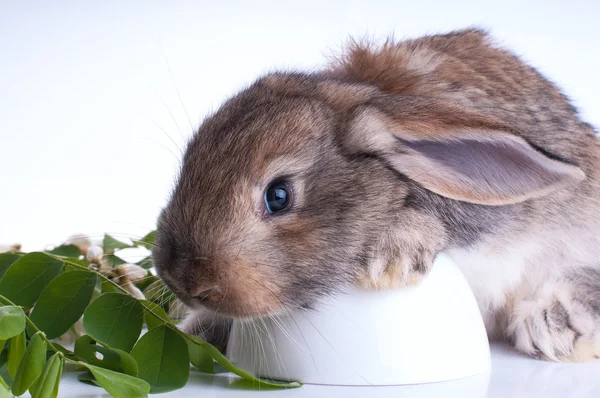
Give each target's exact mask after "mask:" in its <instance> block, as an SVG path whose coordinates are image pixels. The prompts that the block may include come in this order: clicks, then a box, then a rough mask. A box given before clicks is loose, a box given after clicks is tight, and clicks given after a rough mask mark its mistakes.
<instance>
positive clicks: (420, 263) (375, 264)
mask: <svg viewBox="0 0 600 398" xmlns="http://www.w3.org/2000/svg"><path fill="white" fill-rule="evenodd" d="M433 258H434V253H433V252H429V251H426V250H424V249H423V248H419V249H416V250H415V251H412V253H410V254H408V253H402V254H396V255H393V256H390V257H387V258H385V257H384V258H382V257H379V258H376V259H375V260H373V261H372V262H371V263H370V264H369V267H368V269H367V270H366V272H364V274H362V275H361V276H360V277H359V279H358V283H359V285H360V286H363V287H365V288H368V289H377V290H383V289H393V288H397V287H406V286H414V285H417V284H418V283H419V282H420V281H421V279H422V278H423V276H425V275H426V274H427V272H428V271H429V269H430V268H431V263H432V262H433Z"/></svg>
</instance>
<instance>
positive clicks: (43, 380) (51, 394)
mask: <svg viewBox="0 0 600 398" xmlns="http://www.w3.org/2000/svg"><path fill="white" fill-rule="evenodd" d="M64 363H65V361H64V360H63V358H62V357H61V356H60V354H59V353H58V352H57V353H56V354H54V355H52V356H51V357H50V359H49V360H48V362H46V366H45V367H44V370H43V371H42V374H41V376H40V377H39V378H38V380H37V382H36V383H35V384H34V385H33V386H32V388H31V389H30V390H29V392H30V393H31V398H56V397H57V396H58V385H59V383H60V377H61V376H62V370H63V365H64Z"/></svg>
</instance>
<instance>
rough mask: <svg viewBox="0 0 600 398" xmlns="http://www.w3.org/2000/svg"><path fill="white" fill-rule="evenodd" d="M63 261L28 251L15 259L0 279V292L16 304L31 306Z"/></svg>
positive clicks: (60, 268) (58, 272)
mask: <svg viewBox="0 0 600 398" xmlns="http://www.w3.org/2000/svg"><path fill="white" fill-rule="evenodd" d="M62 269H63V262H62V261H61V260H59V259H56V258H54V257H50V256H49V255H48V254H45V253H29V254H26V255H24V256H23V257H21V258H20V259H18V260H17V261H15V262H14V263H13V264H12V265H11V266H10V267H8V269H7V270H6V272H5V273H4V275H3V276H2V279H0V294H1V295H3V296H4V297H6V298H8V299H9V300H10V301H12V302H13V303H15V304H17V305H22V306H24V307H31V306H32V305H33V303H35V301H36V300H37V298H38V297H39V295H40V293H42V290H44V288H45V287H46V285H47V284H48V283H49V282H50V281H51V280H52V279H53V278H55V277H56V276H58V274H60V272H61V271H62Z"/></svg>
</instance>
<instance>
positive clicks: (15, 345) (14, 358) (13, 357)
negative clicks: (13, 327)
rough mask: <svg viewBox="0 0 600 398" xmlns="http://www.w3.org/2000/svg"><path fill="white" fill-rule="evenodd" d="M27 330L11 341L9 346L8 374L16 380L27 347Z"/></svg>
mask: <svg viewBox="0 0 600 398" xmlns="http://www.w3.org/2000/svg"><path fill="white" fill-rule="evenodd" d="M26 344H27V343H26V339H25V330H23V331H22V332H21V333H19V334H18V335H16V336H15V337H13V338H12V339H10V340H9V346H8V362H7V364H8V374H9V375H10V378H11V379H13V380H14V379H15V376H16V375H17V371H18V370H19V365H20V364H21V360H22V359H23V355H25V347H26Z"/></svg>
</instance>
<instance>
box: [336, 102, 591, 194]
mask: <svg viewBox="0 0 600 398" xmlns="http://www.w3.org/2000/svg"><path fill="white" fill-rule="evenodd" d="M349 127H350V128H349V132H348V141H347V144H348V145H349V147H350V148H351V149H352V150H354V151H361V152H366V153H370V154H374V155H376V156H379V157H381V158H383V159H384V160H385V161H386V162H387V163H388V164H389V165H390V166H391V167H393V168H394V169H395V170H397V171H398V172H400V173H402V174H404V175H406V176H407V177H409V178H410V179H412V180H414V181H416V182H417V183H419V184H421V185H422V186H423V187H425V188H426V189H428V190H430V191H432V192H435V193H437V194H439V195H442V196H446V197H448V198H452V199H456V200H461V201H466V202H471V203H477V204H484V205H505V204H513V203H518V202H522V201H525V200H528V199H532V198H537V197H541V196H544V195H547V194H549V193H550V192H553V191H555V190H558V189H561V188H564V187H567V186H569V185H571V184H575V183H577V182H579V181H581V180H583V179H584V178H585V175H584V173H583V171H582V170H581V169H580V168H578V167H576V166H573V165H570V164H568V163H565V162H563V161H559V160H556V159H553V158H550V157H548V156H546V155H545V154H544V153H542V152H540V151H539V150H537V149H535V148H533V147H532V146H531V145H529V144H528V143H527V142H526V141H525V140H524V139H523V138H522V137H520V136H519V135H517V134H516V133H515V132H514V131H512V130H511V128H510V127H509V126H508V125H506V124H505V123H503V122H501V121H500V120H498V119H496V118H493V117H490V116H486V115H482V114H479V113H474V112H469V111H466V110H464V109H462V108H459V107H457V106H454V105H452V104H449V103H446V102H442V101H438V100H430V99H422V98H398V99H392V100H390V99H383V100H379V102H377V101H372V102H371V103H370V104H369V105H365V106H362V107H360V108H358V109H356V112H355V114H354V117H353V120H352V122H351V124H350V126H349Z"/></svg>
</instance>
